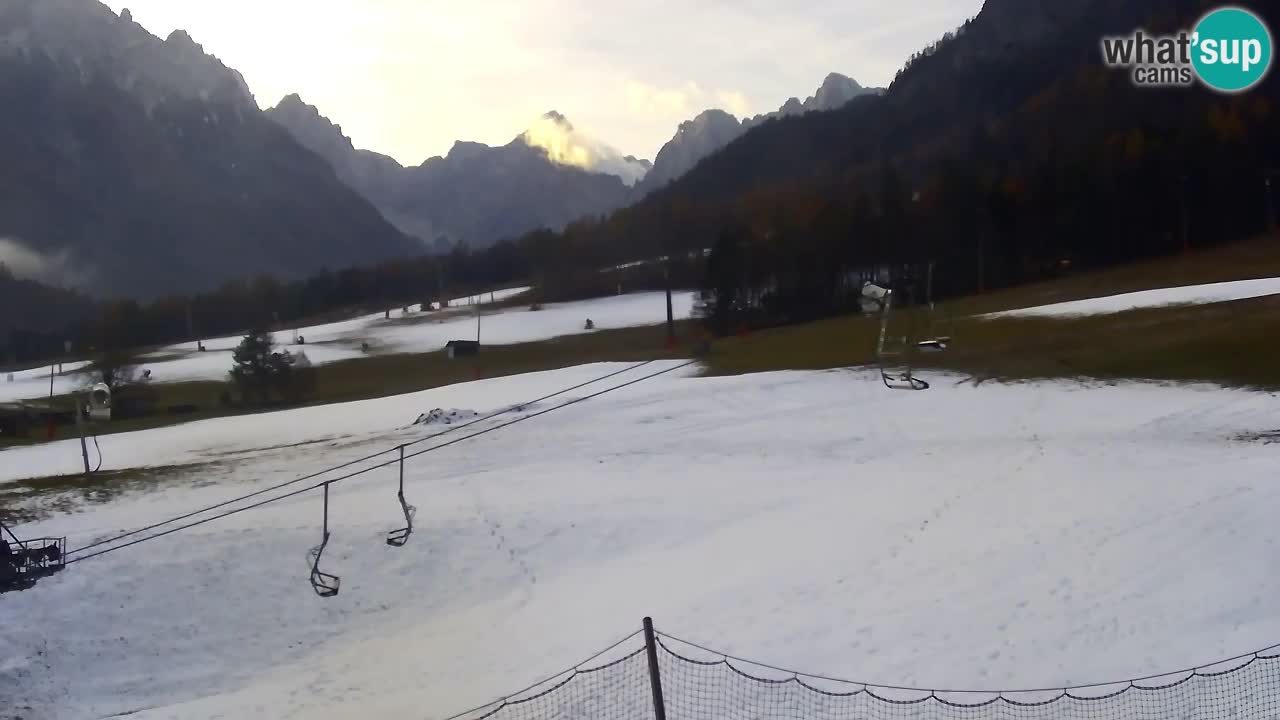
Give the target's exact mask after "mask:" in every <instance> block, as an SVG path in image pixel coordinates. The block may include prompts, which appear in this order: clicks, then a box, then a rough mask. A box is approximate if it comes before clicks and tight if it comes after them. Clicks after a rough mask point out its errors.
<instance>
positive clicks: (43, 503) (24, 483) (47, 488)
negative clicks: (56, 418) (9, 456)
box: [0, 463, 217, 526]
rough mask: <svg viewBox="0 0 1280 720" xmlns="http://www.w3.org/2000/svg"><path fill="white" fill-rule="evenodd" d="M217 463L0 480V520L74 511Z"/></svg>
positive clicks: (197, 472) (21, 520) (175, 480)
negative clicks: (0, 481)
mask: <svg viewBox="0 0 1280 720" xmlns="http://www.w3.org/2000/svg"><path fill="white" fill-rule="evenodd" d="M216 464H217V463H193V464H186V465H170V466H163V467H147V468H129V469H126V470H112V471H104V472H99V473H94V474H92V475H56V476H51V477H40V478H31V479H27V480H17V481H13V482H6V483H3V484H0V521H3V522H4V523H5V524H6V525H15V526H16V525H19V524H22V523H26V522H31V521H34V520H39V519H42V518H45V517H49V516H51V515H54V514H62V513H70V512H74V511H75V510H77V509H78V508H80V507H83V506H85V505H96V504H101V503H105V502H109V501H111V500H114V499H115V498H118V497H120V496H121V495H124V494H126V493H135V492H145V491H148V490H152V489H155V488H158V487H162V486H165V485H173V484H176V483H178V482H181V481H183V480H184V479H187V478H191V477H200V476H201V475H202V474H204V473H206V472H207V471H208V469H209V468H211V467H213V466H214V465H216ZM206 477H207V475H206ZM192 486H193V487H194V486H197V485H195V484H193V485H192Z"/></svg>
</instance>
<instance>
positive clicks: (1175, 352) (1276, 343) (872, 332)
mask: <svg viewBox="0 0 1280 720" xmlns="http://www.w3.org/2000/svg"><path fill="white" fill-rule="evenodd" d="M895 320H900V321H901V324H900V325H899V327H902V326H904V325H907V324H909V323H911V322H915V323H918V326H919V327H921V328H922V329H923V328H927V326H928V318H927V316H926V315H925V314H924V313H923V312H921V311H913V312H906V313H901V314H900V315H895ZM949 329H950V331H951V333H952V334H953V335H954V340H953V342H952V345H951V347H950V349H949V350H947V351H946V352H943V353H936V354H919V355H918V356H917V358H916V363H917V366H918V367H921V368H935V369H947V370H953V371H958V372H961V373H965V374H968V375H970V376H971V377H973V378H974V379H975V380H978V381H982V380H989V379H999V380H1021V379H1040V378H1061V377H1072V378H1090V379H1103V380H1114V379H1121V378H1134V379H1150V380H1172V381H1203V382H1214V383H1220V384H1222V385H1228V386H1239V387H1251V388H1258V389H1267V390H1274V389H1280V296H1271V297H1264V298H1253V299H1249V300H1239V301H1235V302H1227V303H1216V304H1211V305H1196V306H1186V307H1168V308H1151V309H1143V310H1133V311H1129V312H1123V313H1115V314H1111V315H1096V316H1090V317H1083V318H1001V319H993V320H980V319H977V318H972V317H966V318H960V319H956V320H955V321H954V322H953V323H952V325H951V327H950V328H949ZM878 333H879V323H878V322H877V321H876V320H875V319H873V318H865V317H842V318H834V319H830V320H823V321H821V322H815V323H809V324H806V325H796V326H791V327H785V328H778V329H774V330H768V331H763V332H758V333H754V334H752V335H749V336H747V337H742V338H727V339H725V340H722V341H721V342H719V343H717V344H716V347H715V348H714V349H713V351H712V353H711V354H710V355H709V356H708V358H707V366H708V372H710V373H711V374H718V375H726V374H739V373H745V372H761V371H768V370H783V369H824V368H836V367H845V366H850V365H873V364H874V363H875V344H876V339H877V336H878Z"/></svg>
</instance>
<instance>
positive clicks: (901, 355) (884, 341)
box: [876, 289, 929, 390]
mask: <svg viewBox="0 0 1280 720" xmlns="http://www.w3.org/2000/svg"><path fill="white" fill-rule="evenodd" d="M879 299H880V303H881V305H880V337H879V340H878V341H877V342H876V364H877V365H878V366H879V369H880V380H881V381H882V382H883V383H884V386H885V387H887V388H889V389H890V390H928V389H929V383H928V382H927V381H925V380H923V379H921V378H918V377H916V376H915V371H914V369H913V368H912V366H911V358H912V353H913V352H915V350H916V347H915V346H914V345H913V344H912V342H911V338H910V335H909V334H908V335H902V336H899V337H897V339H896V342H895V339H894V336H891V335H890V334H889V319H890V317H892V315H893V290H888V289H886V290H884V291H883V293H882V294H881V296H880V298H879Z"/></svg>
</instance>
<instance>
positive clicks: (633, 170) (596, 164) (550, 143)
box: [523, 116, 648, 185]
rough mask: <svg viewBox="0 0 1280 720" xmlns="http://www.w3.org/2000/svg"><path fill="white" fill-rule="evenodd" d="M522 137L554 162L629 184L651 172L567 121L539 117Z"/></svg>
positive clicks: (633, 183)
mask: <svg viewBox="0 0 1280 720" xmlns="http://www.w3.org/2000/svg"><path fill="white" fill-rule="evenodd" d="M523 137H524V140H525V142H527V143H528V144H530V145H532V146H534V147H539V148H542V149H543V150H545V151H546V153H547V157H548V158H550V159H551V160H552V161H553V162H557V163H560V164H561V165H572V166H574V167H580V168H582V169H584V170H590V171H592V172H598V173H604V174H606V175H617V176H618V177H619V178H621V179H622V182H624V183H626V184H627V185H635V184H636V183H637V182H639V181H640V179H641V178H643V177H644V175H645V173H646V172H647V171H648V169H647V168H646V167H645V166H643V165H641V164H640V163H638V162H633V161H630V160H627V159H626V158H625V157H623V155H622V153H620V152H618V150H617V149H615V148H613V147H612V146H610V145H608V144H606V143H604V142H602V141H600V140H597V139H595V138H593V137H591V136H590V135H588V134H586V133H584V132H581V131H580V130H578V129H576V128H574V127H573V126H572V125H569V124H568V123H566V122H564V121H557V120H555V119H553V118H549V117H546V116H543V117H541V118H538V120H536V121H535V122H534V123H533V125H532V126H530V128H529V129H528V130H526V131H525V132H524V136H523Z"/></svg>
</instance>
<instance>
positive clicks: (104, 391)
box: [89, 383, 111, 422]
mask: <svg viewBox="0 0 1280 720" xmlns="http://www.w3.org/2000/svg"><path fill="white" fill-rule="evenodd" d="M89 419H90V420H93V421H95V422H97V421H102V422H106V421H107V420H110V419H111V387H110V386H109V385H107V384H106V383H98V384H96V385H94V386H93V388H92V389H91V390H90V391H89Z"/></svg>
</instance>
